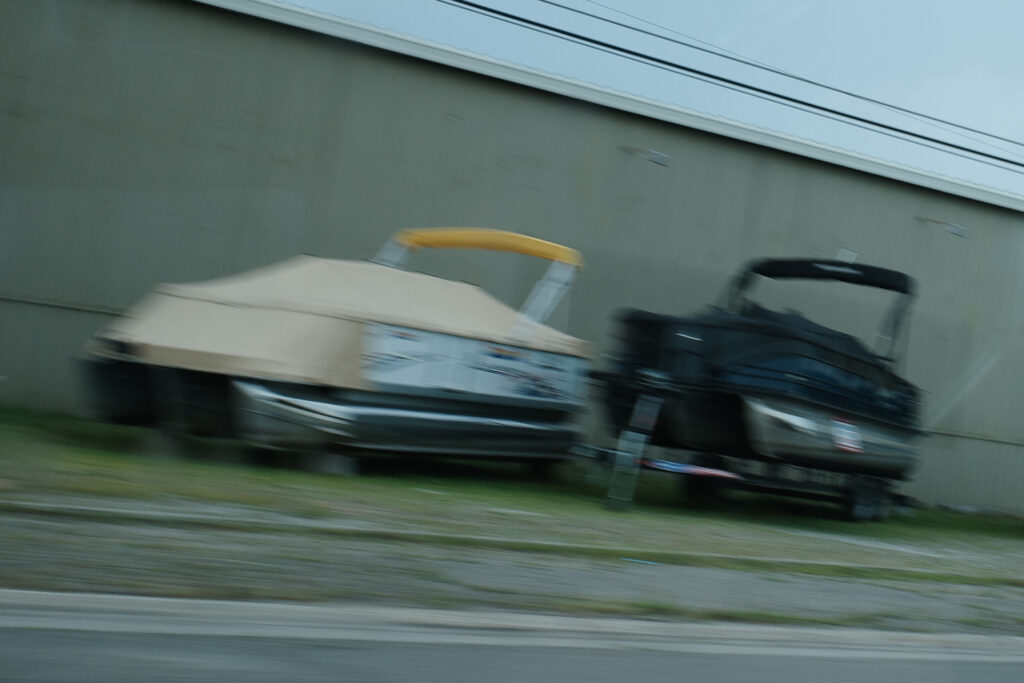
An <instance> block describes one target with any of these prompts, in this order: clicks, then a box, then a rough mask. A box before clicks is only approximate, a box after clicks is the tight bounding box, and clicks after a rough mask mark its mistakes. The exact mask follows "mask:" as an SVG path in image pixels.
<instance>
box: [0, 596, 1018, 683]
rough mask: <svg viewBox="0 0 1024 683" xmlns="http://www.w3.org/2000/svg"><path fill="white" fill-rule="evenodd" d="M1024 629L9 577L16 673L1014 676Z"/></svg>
mask: <svg viewBox="0 0 1024 683" xmlns="http://www.w3.org/2000/svg"><path fill="white" fill-rule="evenodd" d="M1022 679H1024V639H1021V638H1014V637H1008V636H977V635H936V634H906V633H895V632H884V631H866V630H852V629H807V628H799V629H796V628H782V627H766V626H748V625H723V624H682V623H668V622H656V621H642V620H626V619H582V618H573V617H556V616H546V615H531V614H521V613H508V612H454V611H437V610H410V609H399V608H372V607H365V606H358V607H351V606H304V605H290V604H267V603H238V602H226V601H198V600H169V599H157V598H136V597H129V596H99V595H83V594H55V593H37V592H28V591H0V680H3V681H6V682H10V681H98V680H102V681H142V680H146V681H149V680H164V681H166V680H171V681H178V680H180V681H204V680H216V681H367V682H378V681H401V682H403V683H404V682H407V681H423V682H426V683H432V682H435V681H438V682H439V681H445V682H446V683H452V682H459V681H473V682H474V683H477V682H479V681H488V682H494V683H503V682H506V681H531V682H532V681H577V680H578V681H587V682H588V683H600V682H603V681H609V682H611V681H614V682H616V683H622V682H623V681H663V680H664V681H680V680H694V681H759V682H765V683H768V682H771V681H835V682H840V683H841V682H845V681H850V682H853V681H856V682H857V683H863V681H865V680H877V681H890V680H899V681H903V682H905V683H913V682H915V681H928V683H944V682H947V681H971V682H976V681H1006V682H1009V681H1014V682H1016V681H1020V680H1022Z"/></svg>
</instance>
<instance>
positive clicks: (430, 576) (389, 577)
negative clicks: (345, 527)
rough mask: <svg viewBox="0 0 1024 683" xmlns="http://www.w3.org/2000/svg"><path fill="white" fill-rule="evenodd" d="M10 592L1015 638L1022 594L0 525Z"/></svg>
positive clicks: (340, 540) (400, 548) (295, 539)
mask: <svg viewBox="0 0 1024 683" xmlns="http://www.w3.org/2000/svg"><path fill="white" fill-rule="evenodd" d="M0 537H2V538H3V539H4V542H3V544H2V546H0V583H2V585H3V586H4V587H8V588H28V589H45V590H63V591H88V592H121V593H134V594H143V595H162V596H182V597H185V596H188V597H228V598H237V599H283V600H295V601H301V602H308V601H332V602H333V601H339V600H344V601H362V602H372V603H375V604H388V605H403V606H424V607H445V608H455V607H458V608H474V607H478V608H504V609H510V610H526V611H541V612H552V613H570V614H622V615H640V616H648V617H652V618H661V619H701V620H730V621H750V622H760V623H793V624H820V625H823V626H861V627H873V628H890V629H901V630H920V631H934V632H976V633H977V632H980V633H1005V634H1015V635H1024V618H1022V616H1024V587H1018V586H1006V585H996V586H993V585H965V584H956V583H947V582H934V581H913V580H882V579H873V578H865V579H858V578H850V577H818V576H807V575H801V574H799V573H789V572H785V571H741V570H734V569H721V568H706V567H694V566H679V565H674V564H666V563H657V562H652V561H645V560H639V559H637V558H631V557H628V556H625V555H624V556H621V557H613V556H609V557H603V558H586V557H576V556H567V555H560V554H558V553H550V552H545V553H535V552H528V551H514V550H501V549H495V548H488V547H472V546H468V547H452V546H450V545H443V544H440V545H439V544H431V543H423V542H415V541H404V542H403V541H394V540H389V541H379V540H370V539H364V538H359V537H346V536H332V535H322V534H316V533H284V532H281V531H268V532H256V531H252V530H249V529H237V530H235V529H215V528H203V527H199V526H192V525H185V526H175V525H168V524H159V525H153V524H147V523H145V522H140V523H125V522H123V521H121V522H111V521H97V520H94V519H89V518H88V517H82V518H76V517H74V516H66V515H61V516H58V517H53V516H40V515H37V514H33V513H17V512H15V513H11V512H10V511H8V512H7V513H5V514H3V516H2V517H0Z"/></svg>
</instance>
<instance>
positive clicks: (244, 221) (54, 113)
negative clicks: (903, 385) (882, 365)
mask: <svg viewBox="0 0 1024 683" xmlns="http://www.w3.org/2000/svg"><path fill="white" fill-rule="evenodd" d="M0 63H2V64H3V67H2V69H0V376H3V377H4V379H3V380H0V402H6V403H17V404H23V405H29V406H37V407H44V408H50V409H57V410H65V411H76V412H78V411H82V410H83V407H84V403H83V398H82V396H81V394H80V389H79V385H78V381H77V377H76V375H75V373H74V368H73V364H72V358H73V356H74V355H75V353H76V352H77V351H78V350H79V349H80V348H81V346H82V344H83V342H84V341H85V340H86V338H87V337H88V335H89V334H90V333H91V332H92V331H94V330H96V329H97V328H99V327H100V326H102V325H103V324H104V323H105V322H106V321H107V320H108V319H109V315H110V313H112V312H114V311H117V310H120V309H121V308H122V307H124V306H126V305H128V304H130V303H132V302H133V301H135V300H137V299H138V298H139V297H140V296H141V295H142V294H143V293H144V292H145V291H146V290H147V289H149V288H150V287H151V286H152V285H153V284H154V283H156V282H161V281H179V282H181V281H194V280H200V279H205V278H211V277H216V276H219V275H223V274H227V273H232V272H236V271H240V270H244V269H247V268H251V267H253V266H256V265H261V264H265V263H269V262H272V261H276V260H280V259H283V258H286V257H288V256H290V255H293V254H295V253H310V254H315V255H320V256H334V257H343V258H362V257H368V256H370V255H372V254H373V253H374V252H375V251H376V249H377V248H378V247H379V245H380V244H381V243H383V241H384V240H385V239H386V238H387V237H388V236H389V235H390V234H391V233H392V232H394V231H395V230H398V229H401V228H404V227H412V226H444V225H471V226H483V227H496V228H504V229H509V230H515V231H520V232H525V233H529V234H533V235H536V236H539V237H543V238H546V239H551V240H554V241H558V242H562V243H565V244H568V245H570V246H573V247H576V248H578V249H580V250H581V251H582V252H583V253H584V256H585V257H586V259H587V268H586V270H585V272H584V273H583V275H582V277H581V278H580V280H579V281H578V282H577V285H576V287H575V289H574V292H573V294H572V295H571V297H570V300H569V301H568V302H567V303H565V304H563V305H562V306H561V307H560V309H559V310H558V311H557V312H556V314H555V317H554V322H555V323H556V325H558V324H560V325H561V326H562V327H563V328H564V329H566V330H567V331H569V332H570V333H572V334H574V335H577V336H580V337H584V338H587V339H590V340H593V341H594V342H595V343H596V345H597V348H598V352H599V353H600V352H602V351H603V350H604V349H605V348H606V345H607V344H608V342H609V332H610V325H609V316H610V314H611V313H613V312H614V311H615V310H617V309H619V308H622V307H625V306H638V307H644V308H650V309H653V310H658V311H664V312H686V311H691V310H694V309H696V308H698V307H700V306H702V305H704V304H706V303H708V302H709V301H711V300H712V299H713V298H715V297H716V296H717V295H718V294H719V292H720V291H721V289H722V287H723V286H724V285H725V282H726V280H727V278H728V277H729V275H730V274H731V273H732V271H734V270H735V269H736V268H737V267H738V266H739V265H740V264H741V263H742V262H743V261H745V260H747V259H750V258H755V257H761V256H812V257H822V258H831V257H834V256H835V255H836V253H837V252H838V250H839V249H840V248H843V247H845V248H847V249H852V250H854V251H856V252H857V253H858V261H860V262H865V263H872V264H876V265H881V266H886V267H891V268H896V269H900V270H905V271H907V272H909V273H910V274H912V275H913V276H914V277H915V278H917V279H918V281H919V284H920V290H921V297H920V299H919V301H918V302H917V305H916V308H915V310H914V314H913V319H912V326H911V338H910V349H909V356H908V362H907V366H906V369H907V374H908V375H909V376H910V378H911V379H912V380H913V381H915V382H916V383H918V384H919V385H920V386H921V387H922V388H923V389H924V390H925V392H926V394H925V396H926V400H927V402H928V408H927V422H928V423H929V426H930V427H932V428H934V429H935V430H936V431H937V432H938V434H936V435H934V436H932V437H931V438H928V439H926V440H924V441H923V442H922V450H923V453H924V457H923V467H922V469H921V471H920V473H919V476H918V477H917V479H916V480H915V482H914V483H912V484H911V485H910V486H909V487H908V491H909V492H910V493H912V494H914V495H918V496H920V497H923V498H925V499H929V500H939V501H942V502H948V503H964V504H974V505H982V506H990V507H998V508H1003V509H1011V510H1017V511H1024V496H1022V495H1021V493H1020V483H1021V482H1024V447H1022V446H1024V425H1022V421H1021V420H1020V419H1019V418H1018V416H1017V413H1018V405H1019V404H1018V400H1017V398H1018V395H1019V391H1020V389H1019V388H1020V387H1021V386H1022V385H1024V363H1022V362H1021V361H1022V360H1024V359H1022V352H1024V351H1022V350H1024V344H1022V343H1021V342H1022V337H1024V329H1022V325H1021V323H1020V322H1019V321H1020V319H1021V315H1020V314H1019V313H1018V312H1017V311H1016V307H1015V303H1016V302H1017V301H1018V300H1019V299H1020V295H1021V293H1022V291H1024V282H1022V274H1021V267H1020V264H1021V257H1022V256H1024V230H1022V228H1024V221H1022V216H1021V214H1019V213H1016V212H1013V211H1010V210H1006V209H1000V208H997V207H993V206H990V205H984V204H981V203H978V202H974V201H971V200H967V199H962V198H958V197H955V196H952V195H946V194H942V193H938V192H935V191H931V190H926V189H923V188H918V187H915V186H911V185H904V184H900V183H896V182H893V181H889V180H885V179H883V178H879V177H876V176H871V175H867V174H864V173H860V172H856V171H852V170H847V169H843V168H839V167H835V166H830V165H826V164H823V163H820V162H815V161H811V160H808V159H803V158H799V157H796V156H792V155H787V154H785V153H782V152H777V151H773V150H769V149H766V148H762V147H757V146H753V145H749V144H746V143H741V142H737V141H733V140H729V139H726V138H722V137H717V136H713V135H710V134H705V133H701V132H699V131H695V130H691V129H686V128H682V127H679V126H673V125H670V124H667V123H661V122H657V121H653V120H650V119H644V118H641V117H637V116H634V115H630V114H626V113H623V112H618V111H613V110H609V109H604V108H601V107H598V106H595V105H590V104H586V103H583V102H579V101H575V100H571V99H568V98H563V97H559V96H556V95H552V94H548V93H544V92H540V91H536V90H531V89H527V88H523V87H520V86H515V85H511V84H508V83H505V82H501V81H497V80H493V79H488V78H485V77H481V76H476V75H472V74H469V73H466V72H463V71H458V70H454V69H450V68H447V67H442V66H438V65H435V64H431V63H427V62H423V61H417V60H413V59H410V58H406V57H401V56H398V55H395V54H392V53H387V52H382V51H379V50H375V49H372V48H368V47H363V46H360V45H356V44H352V43H348V42H345V41H341V40H337V39H331V38H327V37H324V36H320V35H317V34H313V33H309V32H304V31H300V30H297V29H292V28H288V27H285V26H281V25H277V24H273V23H269V22H264V21H260V20H256V19H252V18H249V17H245V16H241V15H237V14H232V13H229V12H225V11H221V10H217V9H213V8H210V7H207V6H205V5H200V4H197V3H192V2H187V1H184V0H63V1H62V0H50V1H47V2H44V1H40V2H31V3H29V2H18V1H17V0H0ZM644 150H655V151H657V152H659V153H661V154H663V155H667V158H668V165H667V166H666V165H661V164H657V163H652V162H651V161H649V160H648V158H647V157H648V155H647V153H646V152H645V151H644ZM944 223H950V224H956V225H958V226H962V227H963V228H964V233H963V236H959V235H957V234H955V231H950V230H948V229H947V226H946V225H944ZM413 265H414V266H421V267H422V268H424V269H426V270H429V271H430V272H434V273H436V274H439V275H442V276H455V277H459V278H460V279H465V280H469V281H472V282H476V283H479V284H481V285H483V286H485V287H486V288H488V289H490V290H491V291H493V292H494V293H495V294H497V295H498V296H500V297H502V298H505V299H506V300H508V301H510V302H511V303H518V301H519V300H520V299H521V298H522V297H523V296H524V295H525V293H526V292H527V291H528V289H529V286H530V285H531V284H532V281H533V279H534V278H535V277H536V276H537V275H538V274H539V273H540V272H541V271H542V269H543V264H538V263H533V262H531V260H530V259H528V258H526V257H515V256H508V255H496V254H480V255H476V254H474V255H468V254H465V253H461V254H460V253H436V254H435V253H424V254H422V255H417V257H416V260H415V261H414V262H413ZM848 289H849V288H848ZM825 294H827V296H824V295H822V294H821V293H819V292H816V291H810V290H808V291H800V292H798V294H797V299H796V301H797V303H798V304H799V305H798V306H796V307H798V308H800V309H801V310H803V311H804V312H805V313H807V314H808V315H810V316H811V317H815V318H817V319H819V320H820V321H821V322H823V323H825V324H839V326H845V327H846V328H847V329H849V328H850V327H851V326H852V327H853V328H856V330H857V331H859V330H866V329H868V328H869V323H873V322H875V321H877V320H878V319H879V315H880V311H879V310H878V309H877V307H872V306H870V305H869V304H870V303H871V300H870V298H869V297H868V296H867V295H866V294H864V293H858V292H857V291H856V290H853V291H846V290H835V291H832V290H831V289H829V291H827V292H826V293H825ZM769 296H771V293H770V292H769Z"/></svg>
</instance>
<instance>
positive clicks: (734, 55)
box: [538, 0, 1024, 154]
mask: <svg viewBox="0 0 1024 683" xmlns="http://www.w3.org/2000/svg"><path fill="white" fill-rule="evenodd" d="M538 1H539V2H542V3H544V4H546V5H551V6H553V7H558V8H559V9H563V10H566V11H569V12H574V13H576V14H580V15H583V16H585V17H588V18H591V19H597V20H599V21H603V22H605V23H608V24H612V25H614V26H620V27H623V28H627V29H629V30H631V31H635V32H637V33H642V34H644V35H649V36H652V37H654V38H659V39H661V40H664V41H667V42H670V43H674V44H676V45H682V46H684V47H688V48H690V49H692V50H699V51H701V52H706V53H708V54H712V55H715V56H716V57H721V58H723V59H728V60H731V61H734V62H738V63H740V64H743V65H745V66H751V67H753V68H755V69H761V70H763V71H767V72H769V73H773V74H776V75H779V76H784V77H786V78H790V79H793V80H796V81H800V82H802V83H807V84H808V85H813V86H816V87H819V88H823V89H825V90H829V91H831V92H835V93H839V94H841V95H846V96H847V97H852V98H854V99H858V100H861V101H864V102H869V103H871V104H875V105H878V106H881V107H885V108H886V109H889V110H891V111H895V112H899V113H901V114H906V115H908V116H912V117H914V118H917V119H918V120H921V121H922V122H925V121H931V122H934V123H938V124H943V125H945V126H950V127H952V128H959V129H960V130H965V131H969V132H971V133H977V134H979V135H984V136H985V137H987V138H991V139H993V140H1001V141H1003V142H1008V143H1010V144H1012V145H1018V146H1024V143H1022V142H1020V141H1018V140H1013V139H1011V138H1007V137H1003V136H1001V135H997V134H995V133H989V132H987V131H983V130H980V129H977V128H972V127H971V126H967V125H964V124H961V123H956V122H953V121H949V120H947V119H942V118H939V117H937V116H932V115H930V114H925V113H922V112H919V111H914V110H912V109H908V108H906V107H901V106H899V105H896V104H891V103H889V102H883V101H882V100H878V99H875V98H872V97H868V96H867V95H861V94H859V93H855V92H852V91H850V90H845V89H843V88H838V87H836V86H832V85H828V84H827V83H822V82H821V81H816V80H814V79H811V78H807V77H805V76H800V75H799V74H795V73H793V72H791V71H786V70H784V69H779V68H778V67H774V66H772V65H771V64H767V63H765V62H761V61H758V60H756V59H751V58H750V57H747V56H745V55H742V54H740V53H738V52H733V51H732V50H727V49H725V48H723V47H720V46H718V45H715V44H714V43H709V42H707V41H706V40H701V39H700V38H696V37H694V36H691V35H687V34H685V33H681V32H679V31H676V30H675V29H672V28H669V27H667V26H664V25H662V24H659V23H657V22H654V21H650V20H648V19H644V18H643V17H640V16H637V15H635V14H630V13H629V12H626V11H623V10H620V9H618V8H616V7H612V6H610V5H606V4H604V3H601V2H597V0H585V1H586V2H588V3H590V4H592V5H597V6H598V7H602V8H604V9H607V10H609V11H612V12H615V13H617V14H621V15H623V16H626V17H629V18H630V19H635V20H636V21H641V22H643V23H645V24H650V25H651V26H657V27H658V28H660V29H662V30H664V31H668V32H669V33H674V34H676V35H678V36H682V37H684V38H688V39H689V40H693V41H696V42H698V43H702V44H704V45H707V46H708V47H700V46H699V45H693V44H691V43H688V42H686V41H683V40H676V39H674V38H669V37H667V36H664V35H661V34H659V33H656V32H654V31H648V30H646V29H642V28H639V27H637V26H633V25H630V24H627V23H624V22H620V21H615V20H614V19H609V18H608V17H602V16H601V15H599V14H593V13H590V12H585V11H583V10H581V9H578V8H576V7H572V6H569V5H564V4H562V3H559V2H554V1H553V0H538ZM948 132H951V133H954V134H956V135H960V136H961V137H965V138H967V139H968V140H973V141H974V142H978V143H980V144H983V145H988V146H990V147H993V148H995V149H1000V150H1002V151H1004V152H1008V153H1010V154H1016V152H1013V151H1012V150H1009V149H1006V148H1003V147H1000V146H998V145H993V144H992V143H990V142H987V141H985V140H979V139H977V138H973V137H971V136H969V135H964V134H963V133H960V132H957V131H955V130H949V131H948Z"/></svg>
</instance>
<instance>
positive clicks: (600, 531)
mask: <svg viewBox="0 0 1024 683" xmlns="http://www.w3.org/2000/svg"><path fill="white" fill-rule="evenodd" d="M0 417H2V416H0ZM143 436H145V435H144V434H142V433H140V432H138V431H137V430H136V431H131V430H123V429H119V428H118V429H115V428H109V427H105V426H100V425H95V424H94V423H90V422H88V421H81V420H74V419H71V418H54V417H48V416H38V415H34V414H22V413H14V414H11V415H8V416H6V417H5V418H4V419H0V472H2V475H3V476H2V477H0V539H2V542H0V587H3V588H22V589H34V590H57V591H87V592H113V593H128V594H140V595H158V596H171V597H174V596H177V597H210V598H234V599H244V600H260V599H275V600H293V601H299V602H325V601H328V602H336V601H355V602H363V603H374V604H385V605H398V606H420V607H444V608H458V609H474V608H478V609H494V608H498V609H506V610H523V611H534V612H538V611H539V612H550V613H563V614H597V615H622V616H643V617H648V618H656V619H667V620H704V621H706V620H725V621H743V622H752V623H777V624H811V625H820V626H828V627H843V626H859V627H875V628H888V629H907V630H919V631H936V632H947V633H957V632H980V633H1005V634H1014V635H1024V577H1021V575H1020V567H1022V566H1024V525H1022V524H1021V521H1020V520H1014V519H987V518H982V517H978V516H968V515H958V514H953V513H949V512H942V511H934V510H917V511H912V510H907V511H904V513H905V514H902V515H898V516H897V517H896V518H894V519H892V520H890V521H889V522H887V523H885V524H861V525H851V524H848V523H845V522H842V521H839V519H838V515H837V514H836V510H835V509H833V507H829V506H821V505H816V504H809V503H806V502H792V501H786V500H784V499H770V500H769V499H761V498H742V497H740V498H737V499H733V500H730V501H729V502H728V504H727V507H725V508H723V509H720V510H701V509H693V508H688V507H686V506H683V505H681V504H680V500H679V493H678V486H677V484H678V482H677V481H676V480H675V479H674V478H672V477H671V476H668V477H667V478H666V477H661V476H660V475H654V476H646V475H645V476H644V477H643V478H642V481H641V486H640V488H639V489H638V491H637V503H636V505H635V506H634V507H633V508H631V509H630V510H629V511H628V512H619V513H616V512H610V511H608V510H605V509H604V508H603V507H602V506H601V495H602V493H601V492H602V488H601V486H600V483H599V482H598V483H595V482H594V481H593V480H592V478H591V476H590V475H591V474H592V473H591V472H588V471H586V470H580V469H579V468H577V469H572V468H569V469H568V470H565V469H564V468H563V471H562V472H561V473H559V474H558V475H557V476H556V477H555V478H554V479H553V480H551V481H546V482H539V481H535V480H533V479H531V478H529V477H528V476H526V475H525V474H524V472H523V471H522V470H521V469H516V468H503V467H496V468H495V467H476V466H467V465H465V464H458V463H454V464H445V463H441V462H436V461H430V462H427V461H423V462H417V463H410V462H408V461H397V462H395V463H391V464H390V465H387V466H379V467H368V468H366V469H364V471H363V473H362V474H361V475H360V476H326V475H322V474H315V473H308V472H301V471H296V470H295V469H294V468H288V467H280V466H275V467H255V466H253V464H252V463H247V462H209V461H207V460H206V459H198V460H197V459H195V458H191V459H189V458H185V459H179V458H170V459H168V458H165V457H154V456H153V455H152V454H150V453H148V452H146V451H144V450H140V443H141V440H140V437H143Z"/></svg>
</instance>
